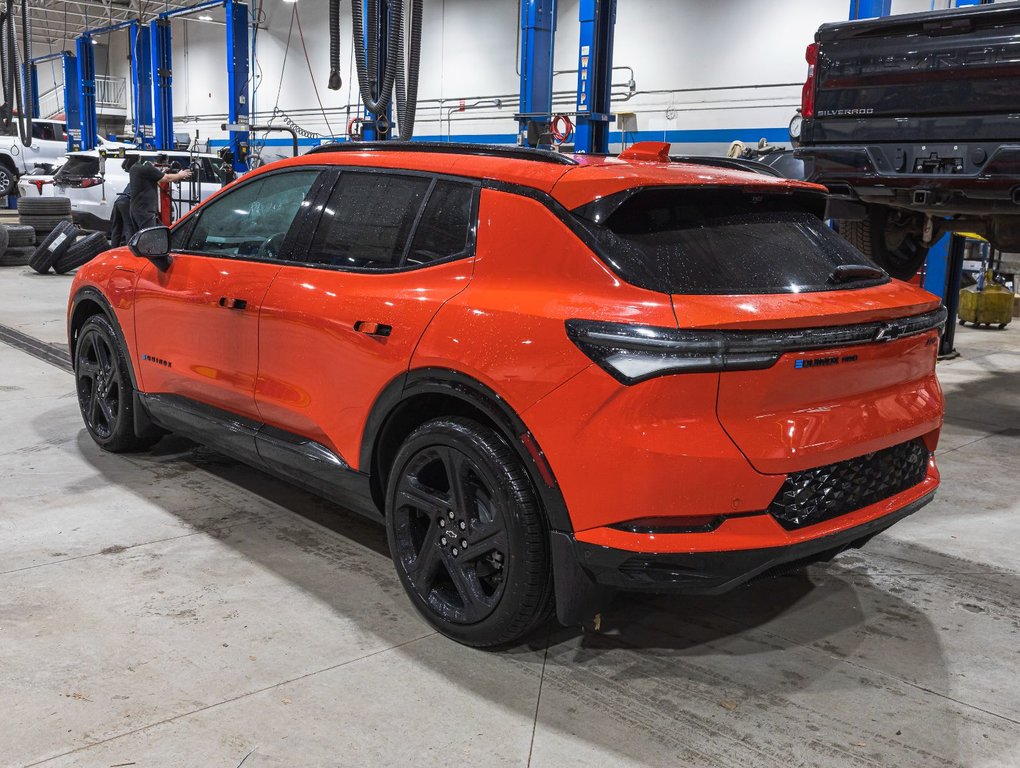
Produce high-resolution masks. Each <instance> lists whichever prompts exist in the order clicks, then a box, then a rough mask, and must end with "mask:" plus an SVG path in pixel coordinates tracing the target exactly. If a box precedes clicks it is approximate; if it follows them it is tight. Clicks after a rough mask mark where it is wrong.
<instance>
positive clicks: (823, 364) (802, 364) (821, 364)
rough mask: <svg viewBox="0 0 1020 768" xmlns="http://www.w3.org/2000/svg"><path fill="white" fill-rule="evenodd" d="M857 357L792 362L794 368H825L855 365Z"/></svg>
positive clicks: (845, 356) (819, 358)
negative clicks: (843, 364)
mask: <svg viewBox="0 0 1020 768" xmlns="http://www.w3.org/2000/svg"><path fill="white" fill-rule="evenodd" d="M856 362H857V355H843V356H842V357H838V356H836V357H815V358H808V359H806V360H794V361H793V367H794V368H827V367H828V366H830V365H840V364H841V363H856Z"/></svg>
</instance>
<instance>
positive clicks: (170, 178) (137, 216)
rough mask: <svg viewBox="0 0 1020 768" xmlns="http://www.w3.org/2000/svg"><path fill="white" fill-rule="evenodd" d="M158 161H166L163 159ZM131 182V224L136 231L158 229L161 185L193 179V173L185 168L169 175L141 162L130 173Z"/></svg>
mask: <svg viewBox="0 0 1020 768" xmlns="http://www.w3.org/2000/svg"><path fill="white" fill-rule="evenodd" d="M157 160H165V158H163V157H159V158H157ZM128 178H129V179H130V180H131V183H130V184H129V187H130V189H131V205H130V210H131V223H132V224H134V227H135V230H136V231H137V230H140V229H146V228H148V227H158V226H159V225H160V224H161V223H162V222H161V221H160V220H159V185H160V184H167V183H171V182H175V181H184V180H185V179H190V178H191V171H190V170H188V169H187V168H185V169H184V170H183V171H177V172H176V173H167V172H166V171H164V170H162V169H161V168H159V167H158V166H157V165H156V164H155V163H151V162H149V161H148V160H139V161H138V162H137V163H135V164H134V165H132V166H131V169H130V170H129V171H128Z"/></svg>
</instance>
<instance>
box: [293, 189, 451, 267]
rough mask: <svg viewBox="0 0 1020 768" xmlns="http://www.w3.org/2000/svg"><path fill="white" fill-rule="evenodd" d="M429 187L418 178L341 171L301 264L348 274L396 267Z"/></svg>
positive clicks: (399, 262) (401, 257) (402, 255)
mask: <svg viewBox="0 0 1020 768" xmlns="http://www.w3.org/2000/svg"><path fill="white" fill-rule="evenodd" d="M431 184H432V181H431V179H427V178H423V177H420V176H400V175H397V174H391V173H359V172H357V171H344V172H343V173H342V174H340V180H339V181H338V182H337V184H336V187H335V188H334V189H333V194H332V195H330V198H329V202H328V203H327V204H326V206H325V208H324V209H323V212H322V220H321V221H320V223H319V228H318V230H317V231H316V233H315V240H314V241H313V242H312V248H311V252H310V253H309V254H308V259H307V260H308V261H309V262H310V263H313V264H326V265H329V266H334V267H348V268H354V269H392V268H394V267H399V266H400V264H401V261H402V259H403V257H404V251H405V249H406V248H407V242H408V239H409V238H410V236H411V231H412V230H413V229H414V224H415V221H416V220H417V218H418V212H419V211H420V210H421V206H422V204H423V203H424V201H425V196H426V194H427V193H428V191H429V187H430V186H431Z"/></svg>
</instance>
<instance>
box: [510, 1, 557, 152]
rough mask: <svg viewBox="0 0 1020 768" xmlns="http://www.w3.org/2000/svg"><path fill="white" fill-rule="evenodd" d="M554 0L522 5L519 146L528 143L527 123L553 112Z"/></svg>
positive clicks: (546, 117) (529, 2)
mask: <svg viewBox="0 0 1020 768" xmlns="http://www.w3.org/2000/svg"><path fill="white" fill-rule="evenodd" d="M555 38H556V0H523V2H522V3H521V102H520V113H519V115H518V122H519V124H520V130H519V132H518V136H519V139H518V143H519V144H522V145H526V144H527V143H528V123H529V122H530V121H532V120H535V119H537V118H540V117H544V118H545V119H548V118H549V117H550V116H551V113H552V86H553V51H554V48H555Z"/></svg>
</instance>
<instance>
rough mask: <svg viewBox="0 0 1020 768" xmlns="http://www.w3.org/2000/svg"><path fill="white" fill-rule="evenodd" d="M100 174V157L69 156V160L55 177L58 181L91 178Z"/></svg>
mask: <svg viewBox="0 0 1020 768" xmlns="http://www.w3.org/2000/svg"><path fill="white" fill-rule="evenodd" d="M98 174H99V158H98V157H75V156H74V155H72V156H71V157H69V158H67V162H66V163H64V164H63V165H62V166H60V170H59V171H57V174H56V176H55V177H54V178H55V179H56V180H57V181H78V180H81V179H86V178H91V177H92V176H97V175H98Z"/></svg>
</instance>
